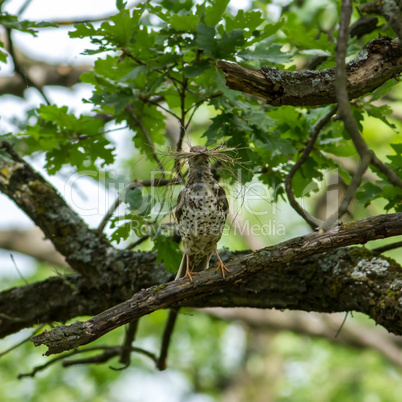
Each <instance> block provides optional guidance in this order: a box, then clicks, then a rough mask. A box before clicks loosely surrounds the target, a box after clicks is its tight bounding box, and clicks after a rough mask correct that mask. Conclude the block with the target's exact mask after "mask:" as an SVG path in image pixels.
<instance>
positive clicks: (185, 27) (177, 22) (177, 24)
mask: <svg viewBox="0 0 402 402" xmlns="http://www.w3.org/2000/svg"><path fill="white" fill-rule="evenodd" d="M169 22H170V25H171V27H172V28H174V29H176V30H178V31H186V32H191V31H194V30H195V26H196V25H197V24H198V18H197V16H196V15H194V14H183V15H177V14H174V15H172V18H170V21H169Z"/></svg>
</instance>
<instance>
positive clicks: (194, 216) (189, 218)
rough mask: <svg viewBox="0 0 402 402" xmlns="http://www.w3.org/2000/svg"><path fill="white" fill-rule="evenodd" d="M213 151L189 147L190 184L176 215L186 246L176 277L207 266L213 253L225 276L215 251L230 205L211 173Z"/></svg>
mask: <svg viewBox="0 0 402 402" xmlns="http://www.w3.org/2000/svg"><path fill="white" fill-rule="evenodd" d="M210 155H211V151H208V149H207V147H205V146H203V145H197V146H194V147H192V148H191V149H190V152H188V153H187V157H186V159H187V160H188V164H189V173H188V178H187V183H186V185H185V187H184V189H183V190H182V191H181V192H180V194H179V197H178V199H177V206H176V218H177V221H178V223H179V231H180V235H181V238H182V241H183V245H184V253H183V259H182V261H181V264H180V268H179V271H178V273H177V276H176V279H178V278H182V277H185V278H186V277H188V278H189V279H190V281H191V282H192V281H193V279H192V275H196V274H197V272H200V271H203V270H205V269H207V268H208V265H209V260H210V259H211V256H212V253H213V252H215V253H216V256H217V257H218V267H217V268H216V270H218V269H220V270H221V272H222V276H223V278H225V271H226V272H229V270H228V269H227V268H226V267H225V265H224V264H223V262H222V260H221V259H220V257H219V254H218V252H217V251H216V245H217V243H218V241H219V240H220V238H221V237H222V232H223V228H224V226H225V222H226V217H227V214H228V209H229V204H228V201H227V198H226V194H225V190H224V189H223V188H222V187H221V186H220V185H219V183H218V182H217V181H216V180H215V178H214V176H213V175H212V172H211V169H210V167H209V156H210Z"/></svg>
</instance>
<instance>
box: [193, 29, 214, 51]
mask: <svg viewBox="0 0 402 402" xmlns="http://www.w3.org/2000/svg"><path fill="white" fill-rule="evenodd" d="M196 30H197V36H196V40H195V42H196V44H197V45H198V47H199V48H200V49H204V50H205V53H206V54H207V55H208V56H213V57H214V56H215V54H216V51H217V43H216V40H215V28H213V27H209V26H207V25H205V24H198V25H197V26H196Z"/></svg>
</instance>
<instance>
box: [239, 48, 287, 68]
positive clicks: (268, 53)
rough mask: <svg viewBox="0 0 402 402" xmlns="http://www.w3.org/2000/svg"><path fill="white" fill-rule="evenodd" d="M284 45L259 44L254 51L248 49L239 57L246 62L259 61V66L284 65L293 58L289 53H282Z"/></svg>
mask: <svg viewBox="0 0 402 402" xmlns="http://www.w3.org/2000/svg"><path fill="white" fill-rule="evenodd" d="M282 47H283V45H281V44H279V43H273V44H272V45H267V44H266V43H259V44H258V45H256V46H255V48H254V49H246V50H243V51H241V52H239V53H238V56H239V57H241V58H242V59H244V60H249V61H258V62H259V65H264V63H272V64H275V65H277V64H284V63H289V62H291V61H292V58H291V57H292V56H291V55H289V54H288V53H283V52H282V51H281V49H282Z"/></svg>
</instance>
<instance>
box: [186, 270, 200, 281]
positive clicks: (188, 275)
mask: <svg viewBox="0 0 402 402" xmlns="http://www.w3.org/2000/svg"><path fill="white" fill-rule="evenodd" d="M191 275H198V272H193V271H190V270H189V269H187V270H186V275H184V277H183V278H189V279H190V282H191V283H193V278H192V277H191Z"/></svg>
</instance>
